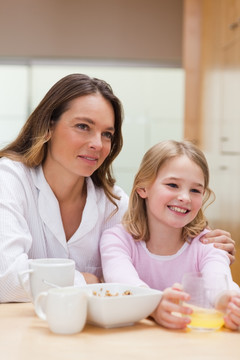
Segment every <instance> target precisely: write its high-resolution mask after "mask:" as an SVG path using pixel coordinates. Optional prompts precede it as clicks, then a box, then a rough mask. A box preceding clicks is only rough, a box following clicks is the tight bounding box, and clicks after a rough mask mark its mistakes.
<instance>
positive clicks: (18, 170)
mask: <svg viewBox="0 0 240 360" xmlns="http://www.w3.org/2000/svg"><path fill="white" fill-rule="evenodd" d="M0 172H1V177H2V176H3V174H5V175H6V176H7V174H9V176H11V175H12V176H14V175H15V176H16V177H19V178H22V177H23V176H24V174H30V168H29V167H28V166H26V165H24V164H23V163H22V162H21V161H15V160H11V159H9V158H7V157H2V158H0Z"/></svg>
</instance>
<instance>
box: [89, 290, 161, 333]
mask: <svg viewBox="0 0 240 360" xmlns="http://www.w3.org/2000/svg"><path fill="white" fill-rule="evenodd" d="M84 290H85V291H86V292H87V294H88V314H87V322H88V323H89V324H93V325H97V326H101V327H104V328H112V327H120V326H129V325H133V324H134V323H135V322H137V321H140V320H142V319H144V318H146V317H147V316H149V315H150V314H151V313H152V312H153V311H154V310H155V309H156V307H157V305H158V303H159V301H160V299H161V296H162V292H161V291H158V290H154V289H150V288H147V287H137V286H131V285H127V284H118V283H104V284H89V285H86V286H84Z"/></svg>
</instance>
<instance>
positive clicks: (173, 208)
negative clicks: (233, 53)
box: [169, 206, 187, 214]
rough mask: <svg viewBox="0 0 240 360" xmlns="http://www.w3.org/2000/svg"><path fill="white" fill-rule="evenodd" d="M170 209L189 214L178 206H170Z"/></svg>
mask: <svg viewBox="0 0 240 360" xmlns="http://www.w3.org/2000/svg"><path fill="white" fill-rule="evenodd" d="M169 208H170V209H171V210H173V211H176V212H180V213H182V214H186V212H187V210H184V209H180V208H179V207H176V206H169Z"/></svg>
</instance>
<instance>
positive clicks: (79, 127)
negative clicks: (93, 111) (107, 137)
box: [76, 123, 89, 130]
mask: <svg viewBox="0 0 240 360" xmlns="http://www.w3.org/2000/svg"><path fill="white" fill-rule="evenodd" d="M76 127H77V128H78V129H81V130H87V129H88V128H89V126H88V125H87V124H83V123H81V124H76Z"/></svg>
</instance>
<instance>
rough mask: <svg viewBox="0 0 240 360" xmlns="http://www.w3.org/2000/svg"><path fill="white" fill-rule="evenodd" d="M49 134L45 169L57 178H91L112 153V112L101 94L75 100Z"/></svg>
mask: <svg viewBox="0 0 240 360" xmlns="http://www.w3.org/2000/svg"><path fill="white" fill-rule="evenodd" d="M50 132H51V137H50V141H49V143H48V145H49V146H48V154H47V158H46V164H47V166H48V168H50V167H51V169H53V170H54V171H55V172H58V173H59V175H60V174H62V175H63V173H64V172H66V173H68V174H72V175H74V176H77V177H79V176H83V177H85V176H91V175H92V174H93V172H94V171H95V170H96V169H98V168H99V167H100V166H101V165H102V163H103V162H104V160H105V159H106V157H107V156H108V154H109V152H110V150H111V140H112V137H113V134H114V110H113V108H112V105H111V103H110V102H108V101H107V100H106V99H105V98H104V97H103V96H102V95H101V94H98V93H97V94H91V95H85V96H81V97H78V98H76V99H74V100H72V101H71V103H70V106H69V108H68V110H67V111H65V112H64V113H63V114H62V115H61V117H60V118H59V120H58V122H57V123H56V124H55V125H54V126H53V128H52V129H51V131H50ZM49 166H50V167H49Z"/></svg>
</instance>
